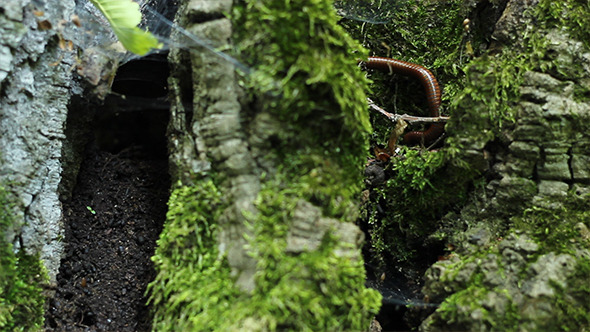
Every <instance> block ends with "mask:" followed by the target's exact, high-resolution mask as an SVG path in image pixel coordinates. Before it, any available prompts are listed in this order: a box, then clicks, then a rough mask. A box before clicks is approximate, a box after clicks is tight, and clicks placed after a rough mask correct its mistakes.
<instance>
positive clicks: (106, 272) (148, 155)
mask: <svg viewBox="0 0 590 332" xmlns="http://www.w3.org/2000/svg"><path fill="white" fill-rule="evenodd" d="M152 152H153V150H150V149H149V148H146V147H144V148H143V150H142V149H137V148H133V147H131V148H127V149H124V150H122V151H120V152H118V153H116V154H114V153H111V152H106V151H101V150H99V149H98V148H97V147H96V146H95V145H94V144H91V146H90V147H89V148H88V149H87V155H86V157H85V160H84V161H83V163H82V166H81V169H80V173H79V175H78V183H77V185H76V188H75V189H74V192H73V195H72V198H71V199H69V200H68V201H66V202H64V203H63V205H64V215H65V222H66V225H65V227H66V237H65V242H66V243H67V244H66V255H65V257H64V258H63V260H62V264H61V267H60V270H59V275H58V277H57V282H58V285H57V291H56V294H55V297H54V298H52V299H51V300H50V301H49V306H48V308H47V312H46V323H45V324H46V329H47V330H50V331H52V330H53V331H145V330H149V329H150V324H151V322H150V321H151V317H150V314H149V310H148V308H147V306H146V297H145V296H144V294H145V290H146V286H147V284H148V283H149V282H150V281H151V280H152V279H153V278H154V275H155V272H154V269H153V266H152V262H151V261H150V257H151V256H152V255H153V252H154V247H155V245H156V240H157V239H158V236H159V234H160V231H161V229H162V225H163V222H164V220H165V214H166V201H167V198H168V188H169V178H168V175H167V174H168V170H167V160H166V157H165V155H164V156H155V155H154V154H153V153H152Z"/></svg>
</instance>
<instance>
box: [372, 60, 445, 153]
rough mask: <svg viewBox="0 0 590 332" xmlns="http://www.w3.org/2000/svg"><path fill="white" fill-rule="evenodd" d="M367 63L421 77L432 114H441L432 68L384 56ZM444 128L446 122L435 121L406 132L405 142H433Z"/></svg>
mask: <svg viewBox="0 0 590 332" xmlns="http://www.w3.org/2000/svg"><path fill="white" fill-rule="evenodd" d="M365 65H366V67H367V68H369V69H377V70H381V71H384V72H388V73H396V74H403V75H407V76H412V77H415V78H417V79H419V80H420V82H421V83H422V85H423V86H424V89H425V90H426V99H427V101H428V108H429V110H430V116H432V117H437V116H440V112H439V108H440V88H439V86H438V82H437V80H436V77H434V75H433V74H432V73H431V72H430V70H428V69H426V68H424V67H422V66H420V65H417V64H414V63H410V62H406V61H402V60H396V59H390V58H382V57H369V59H368V60H367V62H366V64H365ZM443 129H444V124H442V123H433V124H431V125H429V126H428V128H427V129H426V130H424V131H411V132H409V133H407V134H405V135H404V142H405V143H406V144H408V145H414V144H418V143H421V142H424V143H428V142H432V141H434V140H435V139H436V138H438V137H439V136H440V135H441V134H442V132H443Z"/></svg>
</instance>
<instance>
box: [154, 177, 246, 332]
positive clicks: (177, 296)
mask: <svg viewBox="0 0 590 332" xmlns="http://www.w3.org/2000/svg"><path fill="white" fill-rule="evenodd" d="M220 207H221V194H220V192H219V190H218V189H217V187H216V186H215V185H214V183H213V182H212V181H211V180H208V179H202V180H199V181H196V182H195V184H194V185H193V186H190V187H189V186H181V187H179V188H177V189H175V190H174V191H173V192H172V194H171V195H170V200H169V209H168V213H167V216H166V218H167V220H166V224H165V227H164V230H163V231H162V235H161V237H160V239H159V240H158V248H157V250H156V253H155V255H154V257H153V258H152V260H153V261H154V264H155V268H156V271H157V272H158V275H157V276H156V279H155V280H154V281H153V282H152V283H150V285H149V287H148V292H149V294H150V300H149V301H150V303H151V304H152V306H153V308H154V324H153V328H154V330H157V331H191V330H195V329H201V330H212V329H216V328H217V327H218V326H219V324H220V317H221V316H222V315H223V314H224V311H223V310H222V308H228V307H230V306H231V305H232V303H233V301H234V300H235V299H236V297H237V296H239V291H238V290H237V289H235V287H234V286H233V281H232V279H231V278H230V276H229V267H228V266H227V262H226V261H225V259H224V258H223V257H219V255H218V251H217V248H216V230H217V223H216V219H217V217H218V215H219V211H221V209H220Z"/></svg>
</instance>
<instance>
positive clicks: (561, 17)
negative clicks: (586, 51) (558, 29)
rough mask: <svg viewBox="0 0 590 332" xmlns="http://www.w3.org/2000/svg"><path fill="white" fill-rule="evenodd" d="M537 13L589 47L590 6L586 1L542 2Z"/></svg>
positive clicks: (545, 0)
mask: <svg viewBox="0 0 590 332" xmlns="http://www.w3.org/2000/svg"><path fill="white" fill-rule="evenodd" d="M537 10H538V12H539V13H540V14H541V15H543V16H542V17H544V18H545V19H546V20H547V21H548V22H550V23H551V24H552V25H554V26H563V27H566V29H567V31H568V32H569V33H570V34H571V35H572V37H574V38H576V39H577V40H579V41H581V42H583V43H584V44H586V47H590V27H588V22H590V4H589V3H588V1H586V0H569V1H551V0H542V1H539V4H538V5H537Z"/></svg>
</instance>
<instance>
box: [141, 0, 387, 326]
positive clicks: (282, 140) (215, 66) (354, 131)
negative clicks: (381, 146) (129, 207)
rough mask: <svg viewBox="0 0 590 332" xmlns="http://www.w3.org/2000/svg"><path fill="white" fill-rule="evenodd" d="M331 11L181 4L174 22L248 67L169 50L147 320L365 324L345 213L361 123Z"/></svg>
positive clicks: (368, 298) (280, 4)
mask: <svg viewBox="0 0 590 332" xmlns="http://www.w3.org/2000/svg"><path fill="white" fill-rule="evenodd" d="M181 12H182V10H181ZM228 17H229V18H228ZM336 21H337V17H336V16H335V14H334V11H333V8H332V6H331V1H326V0H313V1H309V0H305V1H304V0H296V1H236V2H235V3H232V1H225V0H224V1H218V2H215V4H212V2H209V1H200V0H193V1H190V2H189V3H187V4H185V9H184V14H183V16H182V17H180V18H179V19H178V22H180V24H181V25H184V26H186V27H187V29H188V31H190V32H191V33H193V34H195V35H196V36H198V37H199V38H204V39H206V40H208V41H209V42H210V43H211V44H212V46H213V47H215V48H217V49H225V50H227V49H235V50H236V52H235V57H236V58H237V59H239V61H241V62H242V63H243V64H245V65H246V66H247V67H248V71H249V73H242V75H241V76H240V75H238V73H237V72H236V70H235V69H236V68H235V67H234V64H235V62H234V63H231V62H226V61H224V60H223V59H222V58H221V57H218V56H216V55H215V54H213V53H210V52H209V53H207V52H202V50H195V49H190V50H186V49H185V50H183V49H177V50H172V52H171V60H172V62H173V63H174V64H175V68H173V79H172V80H171V91H172V98H173V101H174V103H173V108H172V114H171V123H170V130H169V138H170V142H171V156H172V158H171V161H172V163H173V164H174V167H173V169H174V173H175V174H174V175H175V176H176V178H177V179H178V181H179V182H178V184H177V189H175V191H174V193H173V195H172V197H171V200H170V203H169V204H170V212H169V214H168V221H167V226H166V229H165V230H164V232H163V233H162V237H161V240H160V242H159V248H158V250H157V252H156V255H155V257H154V261H155V262H156V269H157V270H158V276H157V278H156V280H155V281H154V282H153V283H152V284H151V286H150V292H151V294H152V295H151V301H152V303H153V306H154V310H155V324H154V327H155V328H156V329H157V330H172V329H174V330H177V329H178V328H179V327H180V328H189V329H196V328H198V329H204V330H210V329H217V330H228V329H229V330H285V329H291V330H361V329H366V328H368V326H369V323H370V321H371V318H372V316H373V315H374V314H376V312H377V310H378V307H379V305H380V296H379V294H378V293H377V292H376V291H373V290H370V289H367V288H365V286H364V268H363V264H362V258H361V255H360V248H359V246H360V242H361V241H362V233H361V232H360V231H359V230H358V228H357V227H356V226H355V225H353V224H352V221H353V220H355V218H356V215H357V212H356V210H357V209H356V202H355V201H356V198H357V195H358V193H359V191H360V188H361V174H362V172H361V167H362V165H363V161H364V151H365V150H366V137H367V133H368V130H369V123H368V115H367V110H366V102H365V97H364V90H365V84H366V81H365V79H364V76H363V74H362V73H361V72H360V70H359V68H358V67H357V58H360V57H362V56H363V51H362V50H361V49H360V48H359V47H358V45H356V44H355V43H354V42H353V41H352V39H350V38H349V37H348V36H347V35H346V34H345V33H344V31H343V30H342V29H341V28H340V27H338V26H337V24H336ZM193 22H196V23H193ZM232 42H233V43H234V45H233V46H232ZM354 52H356V55H355V54H354ZM187 61H188V62H190V65H186V64H187ZM239 82H243V83H241V84H239ZM213 197H217V199H216V200H217V201H216V202H213V201H212V200H213ZM203 200H205V201H203ZM203 232H205V233H203ZM190 239H195V240H190ZM199 239H201V240H199Z"/></svg>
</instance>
